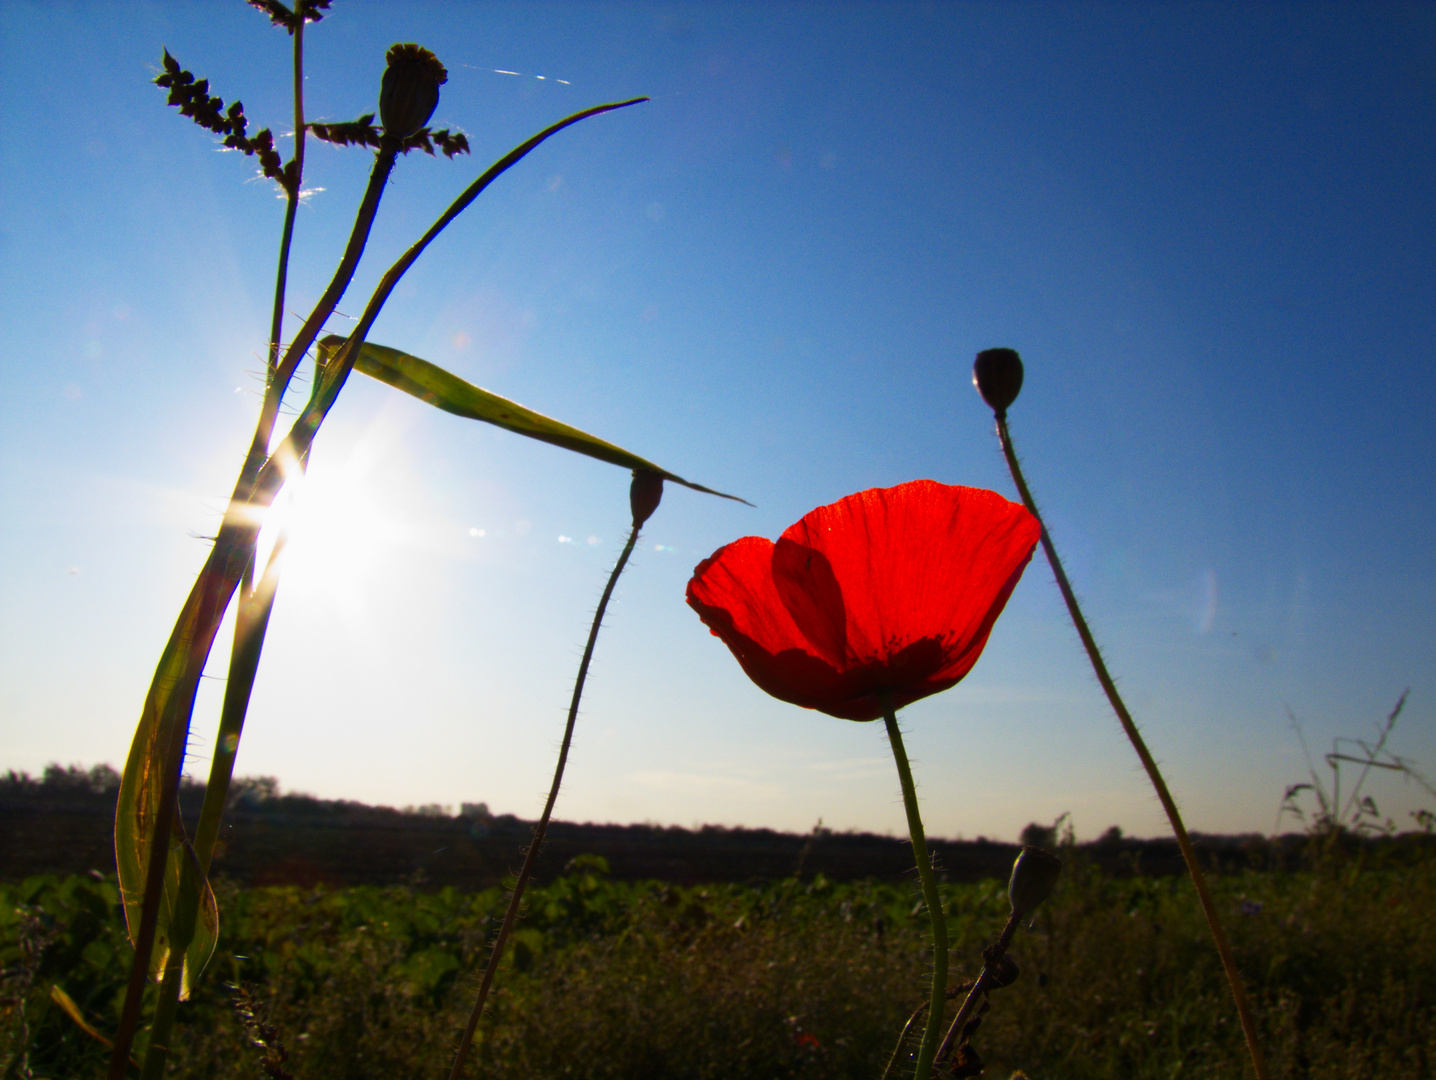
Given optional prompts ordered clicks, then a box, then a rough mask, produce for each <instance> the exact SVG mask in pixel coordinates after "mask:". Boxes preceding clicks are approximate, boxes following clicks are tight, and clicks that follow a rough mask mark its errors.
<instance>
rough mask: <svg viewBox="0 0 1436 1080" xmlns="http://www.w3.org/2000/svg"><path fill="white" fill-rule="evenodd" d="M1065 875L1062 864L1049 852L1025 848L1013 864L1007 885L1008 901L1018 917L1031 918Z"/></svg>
mask: <svg viewBox="0 0 1436 1080" xmlns="http://www.w3.org/2000/svg"><path fill="white" fill-rule="evenodd" d="M1061 873H1062V860H1061V859H1059V858H1058V857H1057V856H1056V855H1053V854H1052V853H1051V852H1050V851H1043V850H1042V849H1041V848H1037V847H1030V846H1029V847H1024V848H1023V849H1022V850H1021V851H1019V852H1018V853H1017V861H1016V862H1015V863H1013V864H1012V877H1011V878H1010V879H1009V880H1008V882H1007V899H1008V900H1009V901H1011V903H1012V910H1013V911H1014V912H1016V913H1017V914H1018V915H1030V914H1031V913H1032V912H1034V911H1036V910H1037V908H1038V907H1039V906H1040V905H1041V903H1042V901H1044V900H1046V899H1047V898H1048V897H1049V896H1051V895H1052V890H1053V889H1055V888H1057V878H1058V875H1060V874H1061Z"/></svg>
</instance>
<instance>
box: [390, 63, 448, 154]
mask: <svg viewBox="0 0 1436 1080" xmlns="http://www.w3.org/2000/svg"><path fill="white" fill-rule="evenodd" d="M384 59H385V60H386V61H387V62H388V64H389V66H388V67H387V68H385V69H384V80H383V82H381V83H380V84H379V119H380V120H381V121H383V124H384V134H385V135H388V136H390V137H391V138H395V139H407V138H408V137H409V136H410V135H412V134H414V132H416V131H418V130H419V129H420V128H422V127H423V126H424V125H425V124H427V123H428V122H429V117H431V116H433V115H434V110H435V109H436V108H438V107H439V87H440V86H442V85H443V84H444V83H446V82H448V81H449V73H448V72H447V71H445V70H444V65H443V64H441V63H439V58H438V57H437V56H435V55H434V54H433V53H431V52H430V51H429V50H428V49H426V48H424V47H423V46H422V45H414V44H412V43H410V44H407V45H393V46H391V47H390V49H389V52H388V53H387V54H386V55H385V57H384Z"/></svg>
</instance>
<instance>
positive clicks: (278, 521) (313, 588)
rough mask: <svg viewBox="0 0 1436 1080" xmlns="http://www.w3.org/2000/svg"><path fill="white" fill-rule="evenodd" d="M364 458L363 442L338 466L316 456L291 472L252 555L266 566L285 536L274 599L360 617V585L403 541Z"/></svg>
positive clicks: (400, 527)
mask: <svg viewBox="0 0 1436 1080" xmlns="http://www.w3.org/2000/svg"><path fill="white" fill-rule="evenodd" d="M365 450H366V448H365V446H364V443H363V441H362V440H361V442H360V443H358V444H356V445H355V447H354V448H353V450H352V452H351V453H350V454H348V455H347V456H346V457H344V458H342V459H336V458H335V457H332V456H329V455H322V456H319V457H317V458H316V459H315V460H312V461H311V462H310V466H309V468H308V469H307V470H304V471H300V470H298V469H293V470H291V472H290V475H289V478H288V480H287V481H286V483H285V485H284V489H283V490H282V491H281V492H280V495H279V497H278V498H277V499H276V500H275V502H274V506H273V508H272V509H271V511H270V513H269V515H268V518H267V520H266V522H265V525H264V528H263V529H262V530H261V532H260V535H259V543H258V545H257V546H256V550H255V559H256V566H257V567H264V566H266V565H268V563H269V559H270V556H271V554H272V553H273V551H274V545H275V543H276V541H277V540H278V538H279V536H280V535H281V532H283V533H284V534H285V537H286V539H285V545H284V549H283V551H282V553H281V558H282V560H283V567H282V575H281V583H280V591H281V592H283V593H285V594H296V595H298V596H306V597H309V598H312V599H320V600H327V601H328V602H330V603H333V604H336V605H337V606H339V607H340V608H341V609H342V610H343V611H344V612H345V613H347V614H351V615H358V614H361V613H362V602H361V597H362V596H363V594H364V592H365V585H366V583H368V582H370V581H372V579H373V578H374V576H375V575H376V573H378V572H379V571H380V569H381V567H382V565H383V564H384V563H385V561H386V560H387V559H389V558H391V557H392V554H393V549H394V547H395V546H396V545H403V544H404V543H405V541H406V535H405V534H406V529H405V528H404V526H403V524H402V523H401V521H400V520H399V519H398V518H397V517H396V516H395V515H392V514H388V513H386V512H385V508H384V506H383V505H382V502H381V498H380V492H381V489H382V485H381V484H379V483H376V480H377V477H376V476H375V473H376V471H377V462H376V461H374V460H373V455H371V454H369V453H366V452H365Z"/></svg>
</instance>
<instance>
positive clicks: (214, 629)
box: [110, 149, 397, 1080]
mask: <svg viewBox="0 0 1436 1080" xmlns="http://www.w3.org/2000/svg"><path fill="white" fill-rule="evenodd" d="M396 153H397V152H396V151H395V150H393V149H384V150H380V152H379V154H378V156H377V158H376V160H375V163H374V168H373V169H372V171H371V173H370V178H369V186H368V189H367V190H366V192H365V196H364V201H363V203H362V204H361V205H360V209H359V213H358V215H357V218H356V220H355V223H354V229H353V232H352V233H351V236H350V241H349V246H348V250H346V252H345V258H344V260H343V262H342V263H341V265H340V268H339V271H338V272H337V273H336V274H335V276H334V279H333V280H332V281H331V282H330V286H329V288H328V289H327V290H326V291H325V294H324V296H323V297H322V298H321V300H320V303H319V305H318V306H317V307H316V308H315V310H314V312H313V313H312V314H311V315H310V317H309V319H308V320H307V321H306V323H305V330H309V328H310V327H311V326H312V327H313V329H312V331H310V332H309V333H308V334H307V337H308V341H306V342H303V347H302V348H300V346H301V340H300V339H296V340H295V342H293V343H292V344H291V345H290V347H289V349H288V350H287V352H286V354H285V357H284V358H283V360H281V361H280V363H279V365H278V367H277V368H275V369H273V370H271V371H270V372H269V378H268V381H267V385H266V388H265V400H264V405H263V408H262V410H261V414H260V420H259V424H258V425H257V426H256V429H255V436H254V439H253V441H252V443H251V446H250V451H249V454H248V456H247V457H246V460H245V463H244V467H243V469H242V470H241V473H240V477H239V479H238V481H237V482H236V484H235V488H234V492H233V493H232V495H231V496H230V502H229V506H228V509H227V510H226V511H225V516H224V520H223V521H222V522H221V524H220V528H219V532H218V535H217V536H216V537H215V541H214V547H213V548H212V549H211V551H210V555H209V558H208V559H207V560H206V561H205V565H204V567H203V569H201V571H200V575H199V579H198V580H197V581H196V582H195V585H194V587H193V589H192V590H191V592H190V596H189V599H188V600H187V601H186V603H185V607H184V609H183V610H182V612H181V615H180V619H179V621H178V622H177V623H176V625H175V629H174V631H173V632H172V634H171V637H170V641H169V642H168V644H167V645H166V647H165V652H164V654H163V655H162V657H161V660H160V665H159V669H158V670H157V671H156V673H155V680H154V682H153V683H152V685H151V687H150V692H149V697H148V700H147V701H146V705H145V712H146V713H147V714H149V715H151V716H157V717H158V718H159V723H158V724H157V725H156V729H157V732H156V733H157V734H163V733H166V732H167V733H168V735H169V738H168V740H167V743H168V745H167V746H166V748H165V750H164V755H163V758H162V762H163V763H162V765H161V784H162V787H161V792H160V797H159V800H158V805H157V808H156V811H155V818H154V832H153V833H152V835H151V839H150V845H149V847H150V858H149V865H148V868H147V872H146V878H145V893H144V900H143V903H142V907H141V915H140V925H139V931H138V933H137V934H136V935H135V959H134V964H133V967H132V968H131V972H130V980H129V984H128V987H127V990H126V995H125V1004H124V1007H123V1009H122V1011H121V1015H120V1026H119V1030H118V1031H117V1033H116V1036H115V1049H114V1053H113V1055H112V1058H111V1067H110V1080H120V1077H122V1076H123V1075H124V1067H125V1061H126V1059H127V1056H128V1054H129V1049H130V1044H131V1042H132V1041H133V1038H134V1030H135V1027H136V1025H137V1024H138V1021H139V1010H140V1002H141V998H142V995H143V993H144V987H145V982H146V979H147V977H148V973H149V963H150V954H151V952H152V951H153V949H154V940H155V931H156V929H157V924H158V919H159V905H160V899H161V895H162V892H163V881H164V873H165V865H166V862H167V861H168V858H169V843H170V832H171V828H172V825H173V823H174V820H175V818H176V811H177V807H178V791H179V781H180V773H181V770H182V767H183V760H184V749H185V746H186V744H187V742H188V738H189V722H190V717H191V715H192V713H193V711H194V695H195V691H196V689H197V687H198V684H199V678H200V675H201V674H202V673H203V671H204V666H205V663H206V662H207V661H208V659H209V652H210V649H211V648H212V646H213V644H214V638H215V635H216V634H217V633H218V631H219V626H220V622H221V621H222V620H223V618H224V613H225V611H226V609H227V608H228V606H229V601H230V599H231V598H232V597H233V595H234V592H235V589H236V588H237V587H238V585H239V582H240V580H241V579H242V578H243V577H244V576H245V575H246V574H247V573H248V572H249V568H250V565H251V563H252V560H253V558H254V545H255V541H256V540H257V539H258V536H259V528H260V523H259V520H258V517H259V514H260V512H262V511H263V510H265V509H267V508H268V507H269V505H270V503H272V502H273V500H274V496H275V495H276V494H278V491H279V488H280V487H282V486H283V483H284V480H285V479H286V477H287V474H288V468H286V467H285V464H289V466H290V467H293V464H294V463H297V462H298V460H299V458H300V456H302V455H304V454H307V452H308V449H309V445H310V443H312V442H313V439H314V436H315V434H317V432H318V430H319V426H320V425H321V424H322V423H323V420H324V416H325V414H327V412H328V408H329V406H331V405H332V404H333V397H332V396H331V397H330V398H329V399H328V400H327V401H326V402H323V403H322V408H315V407H314V406H315V405H319V404H321V403H318V402H311V407H310V408H307V409H306V410H305V411H304V412H303V413H301V415H300V418H299V420H296V422H295V426H294V430H291V432H290V435H289V437H288V438H286V440H285V443H284V444H283V446H282V447H281V449H284V450H287V451H288V453H287V454H286V455H285V456H282V457H281V455H280V454H279V453H276V454H274V455H269V454H268V453H267V447H268V443H269V439H270V437H271V435H272V432H273V430H274V423H275V419H276V417H277V416H278V414H279V403H280V402H281V401H282V399H283V397H284V391H285V389H286V388H287V387H288V383H289V380H290V378H291V377H292V376H293V373H294V370H295V368H296V367H297V366H298V362H299V358H300V357H302V356H303V354H304V351H306V350H307V349H308V347H309V344H310V343H312V342H313V339H314V337H315V336H317V334H318V331H319V329H320V328H322V326H323V325H324V322H325V321H327V319H328V318H329V316H330V315H332V314H333V311H334V307H335V305H337V304H338V302H339V297H340V296H342V295H343V292H344V289H345V288H346V287H347V286H348V283H349V280H350V279H351V278H352V277H353V274H354V270H355V269H356V268H357V266H358V263H359V256H360V255H361V254H362V253H363V250H364V246H365V243H366V242H367V240H368V236H369V230H370V227H371V226H372V225H373V222H374V216H375V214H376V213H377V211H378V208H379V200H380V198H381V197H382V196H383V192H384V187H385V184H386V183H387V181H388V177H389V173H390V172H391V171H392V170H393V167H394V161H395V158H396ZM301 336H305V335H303V334H302V335H301ZM296 436H297V437H296ZM136 749H140V748H139V747H137V748H136ZM134 753H135V750H132V751H131V755H132V756H133V755H134ZM127 771H128V770H127ZM127 779H128V777H127ZM117 832H118V827H117ZM172 951H173V950H172Z"/></svg>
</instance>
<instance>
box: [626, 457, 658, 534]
mask: <svg viewBox="0 0 1436 1080" xmlns="http://www.w3.org/2000/svg"><path fill="white" fill-rule="evenodd" d="M662 498H663V477H661V476H659V475H658V474H657V473H655V472H647V471H646V470H644V469H634V470H633V483H632V484H630V485H629V486H628V505H629V507H630V508H631V509H632V510H633V527H634V528H635V529H638V528H641V527H642V526H643V523H644V522H645V521H647V520H648V519H649V518H650V517H652V516H653V511H655V510H657V509H658V503H659V500H660V499H662Z"/></svg>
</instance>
